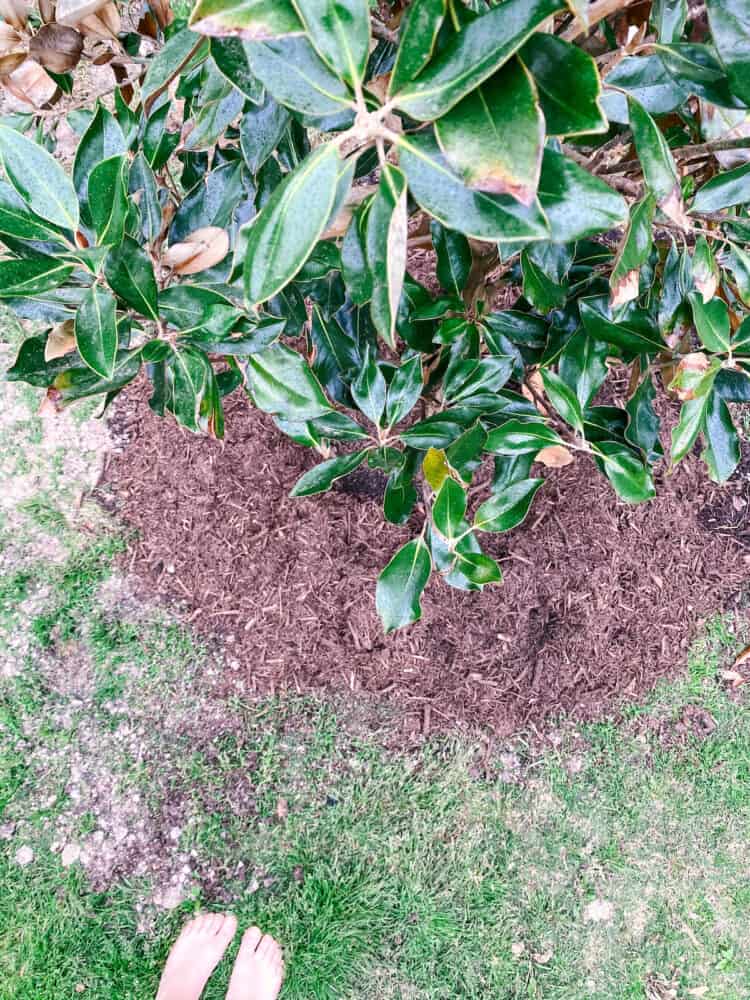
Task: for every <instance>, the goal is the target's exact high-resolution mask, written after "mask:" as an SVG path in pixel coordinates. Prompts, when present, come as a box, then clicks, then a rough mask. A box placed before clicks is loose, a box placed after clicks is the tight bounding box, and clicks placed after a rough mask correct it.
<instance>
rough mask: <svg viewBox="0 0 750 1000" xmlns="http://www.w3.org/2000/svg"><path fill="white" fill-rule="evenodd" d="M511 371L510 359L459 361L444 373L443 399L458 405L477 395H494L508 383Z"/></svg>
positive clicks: (495, 358) (490, 358) (494, 358)
mask: <svg viewBox="0 0 750 1000" xmlns="http://www.w3.org/2000/svg"><path fill="white" fill-rule="evenodd" d="M512 371H513V360H512V358H506V357H492V356H491V357H485V358H482V359H481V360H480V361H477V360H472V359H466V360H465V361H459V362H458V363H456V364H455V365H454V366H452V367H449V368H448V370H447V371H446V373H445V377H444V379H443V399H444V400H445V401H446V402H451V403H458V402H461V401H467V400H470V399H471V398H472V397H473V396H476V395H478V394H479V393H496V392H497V391H498V390H499V389H502V387H503V386H504V385H505V383H506V382H507V381H508V379H509V378H510V376H511V373H512Z"/></svg>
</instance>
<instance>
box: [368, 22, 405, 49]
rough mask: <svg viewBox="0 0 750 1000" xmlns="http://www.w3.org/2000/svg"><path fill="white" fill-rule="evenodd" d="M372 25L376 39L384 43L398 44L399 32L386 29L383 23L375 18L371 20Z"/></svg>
mask: <svg viewBox="0 0 750 1000" xmlns="http://www.w3.org/2000/svg"><path fill="white" fill-rule="evenodd" d="M370 24H371V26H372V33H373V35H374V36H375V37H376V38H381V39H382V40H383V41H384V42H390V43H391V45H397V44H398V32H396V31H391V29H390V28H386V26H385V25H384V24H383V22H382V21H378V19H377V18H375V17H373V18H371V20H370Z"/></svg>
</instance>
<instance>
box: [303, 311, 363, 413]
mask: <svg viewBox="0 0 750 1000" xmlns="http://www.w3.org/2000/svg"><path fill="white" fill-rule="evenodd" d="M310 341H311V343H312V346H313V348H314V360H313V362H312V368H313V371H314V372H315V375H316V377H317V378H318V379H319V380H320V382H321V384H322V385H323V386H324V388H325V389H326V391H327V392H328V394H329V395H330V396H331V397H332V398H333V399H335V400H336V401H337V402H339V403H341V404H342V405H344V406H347V405H350V404H351V399H350V397H349V389H348V387H349V384H350V383H351V381H352V379H353V378H355V376H356V374H357V372H358V371H359V369H360V366H361V364H362V357H361V354H360V352H359V348H358V347H357V344H356V342H355V341H354V339H353V338H352V337H350V336H349V334H348V333H345V332H344V331H343V330H342V329H341V326H340V325H339V323H338V322H337V321H336V320H335V319H334V318H333V317H332V316H325V315H324V313H323V311H322V310H321V308H320V307H319V306H318V305H315V306H313V310H312V323H311V325H310Z"/></svg>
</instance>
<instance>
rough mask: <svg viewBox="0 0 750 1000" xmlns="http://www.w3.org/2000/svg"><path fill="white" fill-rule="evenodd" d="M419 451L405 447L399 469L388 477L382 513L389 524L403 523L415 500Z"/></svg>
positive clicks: (409, 513) (406, 519)
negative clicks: (415, 480)
mask: <svg viewBox="0 0 750 1000" xmlns="http://www.w3.org/2000/svg"><path fill="white" fill-rule="evenodd" d="M419 457H420V455H419V452H418V451H415V450H414V449H413V448H407V449H406V451H405V452H404V460H403V463H402V465H401V468H400V469H395V470H394V471H393V472H392V473H391V474H390V476H389V477H388V482H387V483H386V487H385V494H384V496H383V513H384V515H385V518H386V520H387V521H390V522H391V524H405V523H406V521H408V519H409V517H410V515H411V512H412V511H413V510H414V505H415V504H416V502H417V491H416V488H415V486H414V476H415V474H416V472H417V469H418V468H419Z"/></svg>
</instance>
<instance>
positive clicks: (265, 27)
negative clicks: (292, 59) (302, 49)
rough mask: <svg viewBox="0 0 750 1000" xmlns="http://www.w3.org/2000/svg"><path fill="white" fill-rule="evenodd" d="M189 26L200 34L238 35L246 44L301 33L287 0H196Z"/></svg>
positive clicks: (289, 2) (295, 16) (299, 24)
mask: <svg viewBox="0 0 750 1000" xmlns="http://www.w3.org/2000/svg"><path fill="white" fill-rule="evenodd" d="M190 26H191V27H192V28H193V30H194V31H199V32H200V33H201V34H203V35H213V36H218V37H223V36H225V35H239V36H240V38H246V39H248V40H249V41H253V40H259V39H266V38H279V37H281V36H282V35H289V34H292V33H297V34H301V33H302V30H303V28H302V24H301V23H300V20H299V18H298V17H297V14H296V13H295V10H294V7H293V6H292V3H291V0H231V2H229V3H227V0H198V3H196V5H195V6H194V7H193V12H192V14H191V15H190Z"/></svg>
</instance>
